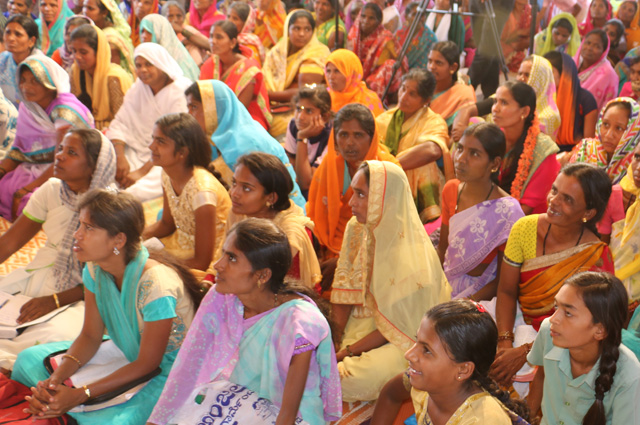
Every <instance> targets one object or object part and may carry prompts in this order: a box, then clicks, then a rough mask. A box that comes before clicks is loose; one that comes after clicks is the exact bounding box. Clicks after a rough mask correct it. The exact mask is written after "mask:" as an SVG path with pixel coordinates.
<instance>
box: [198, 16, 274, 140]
mask: <svg viewBox="0 0 640 425" xmlns="http://www.w3.org/2000/svg"><path fill="white" fill-rule="evenodd" d="M209 40H210V42H211V57H209V59H207V60H206V61H205V62H204V64H202V68H200V80H220V81H223V82H224V83H225V84H226V85H227V86H229V88H230V89H231V90H232V91H233V92H234V93H235V94H236V96H237V97H238V99H239V100H240V102H241V103H242V104H243V105H244V106H245V107H246V108H247V110H248V111H249V114H251V117H252V118H253V119H254V120H256V121H257V122H258V123H260V125H262V126H263V127H264V129H265V130H267V131H268V130H269V127H270V126H271V122H272V120H273V117H272V115H271V111H270V109H269V95H268V94H267V86H266V84H265V80H264V75H263V73H262V69H261V68H260V63H259V62H257V61H256V60H255V59H253V58H250V57H247V56H245V55H243V54H242V52H241V51H240V45H239V44H238V30H237V28H236V26H235V25H234V24H233V23H232V22H231V21H218V22H216V23H215V24H213V26H212V27H211V38H210V39H209Z"/></svg>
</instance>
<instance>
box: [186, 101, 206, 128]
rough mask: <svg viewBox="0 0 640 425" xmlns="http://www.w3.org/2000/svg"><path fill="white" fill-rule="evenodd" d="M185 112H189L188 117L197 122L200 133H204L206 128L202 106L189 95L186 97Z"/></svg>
mask: <svg viewBox="0 0 640 425" xmlns="http://www.w3.org/2000/svg"><path fill="white" fill-rule="evenodd" d="M187 111H188V112H189V115H191V116H192V117H193V118H195V119H196V121H198V124H200V128H201V129H202V131H206V130H207V126H206V124H205V120H204V106H203V105H202V102H200V101H198V100H197V99H195V98H194V97H193V96H191V95H190V94H188V95H187Z"/></svg>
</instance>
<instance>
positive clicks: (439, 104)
mask: <svg viewBox="0 0 640 425" xmlns="http://www.w3.org/2000/svg"><path fill="white" fill-rule="evenodd" d="M474 103H476V92H475V90H474V89H473V86H472V85H470V84H468V83H466V82H464V81H462V80H461V79H458V80H457V81H456V82H455V83H453V85H452V86H451V87H449V88H448V89H447V90H445V91H441V92H440V93H435V94H434V95H433V96H432V97H431V102H430V103H429V108H431V110H432V111H433V112H435V113H436V114H438V115H440V116H441V117H442V118H444V120H445V121H446V123H447V126H451V125H453V120H454V119H455V118H456V115H458V111H459V110H461V109H463V108H465V107H467V106H469V105H473V104H474Z"/></svg>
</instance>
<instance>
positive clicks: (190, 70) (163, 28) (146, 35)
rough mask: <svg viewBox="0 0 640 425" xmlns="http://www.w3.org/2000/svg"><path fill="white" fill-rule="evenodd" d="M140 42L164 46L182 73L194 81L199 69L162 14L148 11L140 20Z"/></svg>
mask: <svg viewBox="0 0 640 425" xmlns="http://www.w3.org/2000/svg"><path fill="white" fill-rule="evenodd" d="M140 42H141V43H158V44H159V45H161V46H162V47H164V48H165V49H166V50H167V52H169V54H170V55H171V57H172V58H173V59H175V61H176V62H177V63H178V65H180V68H181V69H182V73H183V74H184V76H185V77H187V78H188V79H190V80H191V81H196V80H197V79H198V75H199V74H200V70H199V69H198V65H196V63H195V62H194V61H193V59H192V58H191V55H190V54H189V52H188V51H187V49H186V48H185V47H184V46H183V45H182V43H181V42H180V40H178V37H176V34H175V32H174V31H173V28H171V24H170V23H169V21H167V18H165V17H164V16H162V15H158V14H157V13H150V14H149V15H147V16H145V17H144V18H143V19H142V21H141V22H140Z"/></svg>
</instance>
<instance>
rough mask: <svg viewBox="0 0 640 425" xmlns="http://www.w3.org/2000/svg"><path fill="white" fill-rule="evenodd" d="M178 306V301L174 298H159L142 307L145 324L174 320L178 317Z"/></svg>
mask: <svg viewBox="0 0 640 425" xmlns="http://www.w3.org/2000/svg"><path fill="white" fill-rule="evenodd" d="M176 304H177V300H176V299H175V298H173V297H162V298H158V299H157V300H153V301H151V302H150V303H148V304H146V305H145V306H144V307H142V317H143V318H144V321H145V322H155V321H158V320H164V319H173V318H174V317H177V314H176Z"/></svg>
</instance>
